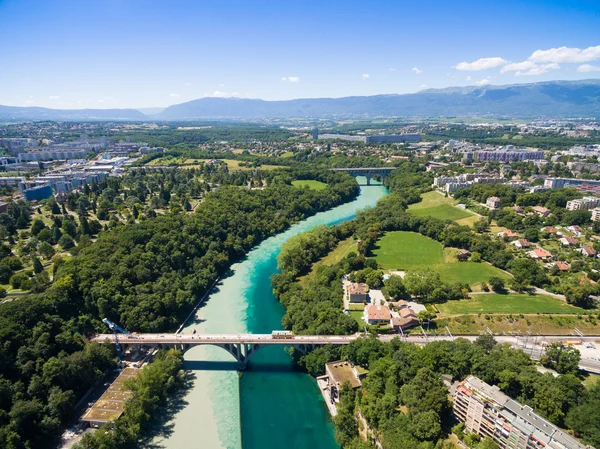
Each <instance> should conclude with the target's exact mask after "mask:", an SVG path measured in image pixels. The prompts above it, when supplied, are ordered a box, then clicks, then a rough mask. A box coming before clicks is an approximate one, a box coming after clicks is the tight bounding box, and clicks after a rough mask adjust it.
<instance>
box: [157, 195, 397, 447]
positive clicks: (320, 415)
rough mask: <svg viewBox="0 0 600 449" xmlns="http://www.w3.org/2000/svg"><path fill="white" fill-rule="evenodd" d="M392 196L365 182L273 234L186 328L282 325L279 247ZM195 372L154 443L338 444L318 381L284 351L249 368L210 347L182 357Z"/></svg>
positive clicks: (266, 329)
mask: <svg viewBox="0 0 600 449" xmlns="http://www.w3.org/2000/svg"><path fill="white" fill-rule="evenodd" d="M386 194H387V190H386V189H385V188H384V187H382V186H370V187H363V188H362V189H361V194H360V196H359V197H358V198H357V199H356V200H355V201H352V202H350V203H347V204H344V205H341V206H338V207H336V208H334V209H332V210H330V211H327V212H323V213H319V214H317V215H315V216H313V217H309V218H307V219H306V220H304V221H302V222H300V223H298V224H296V225H294V226H292V227H291V228H290V229H288V230H287V231H286V232H284V233H281V234H278V235H276V236H273V237H271V238H269V239H267V240H265V241H264V242H263V243H261V244H260V245H259V246H258V247H257V248H255V249H254V250H253V251H251V252H250V253H249V254H248V256H247V258H246V259H244V260H243V261H242V262H240V263H239V264H237V265H236V266H234V267H233V270H232V271H233V274H232V275H231V276H229V277H227V278H225V279H224V280H223V281H222V282H221V284H220V285H219V290H218V292H216V293H214V294H212V295H211V297H210V298H209V300H208V302H207V303H206V304H205V305H204V306H203V307H202V308H200V309H199V311H198V313H197V315H196V320H195V322H193V323H192V324H190V325H189V326H188V327H187V328H186V330H185V332H192V330H194V329H195V330H196V331H197V332H198V333H218V332H221V333H241V332H253V333H270V332H271V331H272V330H274V329H281V318H282V317H283V314H284V310H283V308H282V307H281V305H280V304H279V302H277V300H276V299H275V297H274V296H273V293H272V288H271V279H270V278H271V276H272V275H273V273H275V271H276V270H277V255H278V254H279V251H280V247H281V245H282V244H283V243H285V242H286V241H287V240H288V239H289V238H290V237H292V236H294V235H297V234H300V233H302V232H305V231H307V230H309V229H311V228H312V227H314V226H316V225H320V224H328V225H331V224H337V223H341V222H343V221H347V220H350V219H352V218H354V217H355V216H356V211H357V210H360V209H363V208H365V207H367V206H374V205H375V203H376V202H377V200H378V199H379V198H381V197H383V196H385V195H386ZM185 360H186V362H185V366H186V368H187V369H190V370H193V372H194V375H195V377H196V379H195V382H194V385H193V387H192V388H191V390H190V391H189V392H188V393H187V395H186V397H185V407H184V408H182V410H181V411H179V412H178V413H176V414H175V415H174V416H173V418H172V419H171V420H170V422H169V423H168V425H167V426H166V427H168V431H165V432H164V433H163V434H162V435H161V436H160V437H157V438H155V440H154V441H153V445H154V447H164V448H166V449H179V448H196V447H197V448H208V449H213V448H227V449H239V448H241V447H243V448H244V449H271V448H273V449H281V448H289V449H315V448H319V449H330V448H331V449H333V448H337V447H338V445H337V444H336V442H335V439H334V429H333V425H332V423H331V421H330V419H329V415H328V413H327V409H326V406H325V404H324V403H323V399H322V397H321V395H320V393H319V390H318V388H317V385H316V383H315V382H314V380H313V379H312V378H311V377H310V376H309V375H307V374H304V373H301V372H297V371H294V369H293V367H292V365H291V359H290V357H289V356H288V355H287V354H286V353H285V352H284V350H283V349H282V348H276V347H267V348H263V349H261V350H260V351H258V352H256V353H255V354H253V355H252V358H251V359H250V365H249V367H248V368H247V369H246V370H245V371H244V372H243V373H241V374H240V373H238V372H236V371H235V364H234V363H233V362H232V357H231V356H230V355H229V354H227V353H226V352H225V351H223V350H222V349H219V348H213V347H198V348H194V349H192V350H190V351H188V352H187V353H186V354H185Z"/></svg>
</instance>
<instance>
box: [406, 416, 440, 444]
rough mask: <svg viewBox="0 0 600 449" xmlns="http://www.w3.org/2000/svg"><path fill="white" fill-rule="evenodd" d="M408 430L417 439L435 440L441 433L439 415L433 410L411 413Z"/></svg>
mask: <svg viewBox="0 0 600 449" xmlns="http://www.w3.org/2000/svg"><path fill="white" fill-rule="evenodd" d="M410 418H411V420H410V421H411V423H410V426H409V431H410V433H412V434H413V435H414V436H415V437H416V438H418V439H419V440H430V441H432V440H436V439H437V438H439V436H440V435H441V433H442V426H441V424H440V416H439V415H438V414H437V413H436V412H435V411H433V410H427V411H425V412H421V413H414V414H412V415H411V417H410Z"/></svg>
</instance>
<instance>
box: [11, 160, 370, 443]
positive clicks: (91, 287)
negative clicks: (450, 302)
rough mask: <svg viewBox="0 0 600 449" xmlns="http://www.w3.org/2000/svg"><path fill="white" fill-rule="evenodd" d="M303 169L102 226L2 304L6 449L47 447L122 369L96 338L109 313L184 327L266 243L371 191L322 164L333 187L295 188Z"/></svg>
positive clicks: (142, 325)
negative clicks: (48, 274) (39, 283)
mask: <svg viewBox="0 0 600 449" xmlns="http://www.w3.org/2000/svg"><path fill="white" fill-rule="evenodd" d="M296 175H298V176H300V177H308V176H309V172H308V171H306V170H299V171H298V172H294V171H293V170H291V171H279V172H277V173H275V171H274V173H273V175H272V177H271V182H270V185H269V186H268V187H267V188H265V189H264V190H248V189H246V188H243V187H234V186H222V187H220V188H218V189H217V190H216V191H215V192H212V193H209V194H208V195H206V197H205V198H204V201H203V202H202V203H201V204H200V205H199V206H198V207H197V208H196V210H195V212H194V213H191V214H184V213H170V214H166V215H160V216H157V217H147V218H145V219H144V220H141V221H139V222H132V223H128V224H121V225H118V226H115V227H114V228H112V229H109V230H106V231H104V232H101V233H100V234H99V235H98V238H97V240H96V241H95V242H93V243H92V242H89V243H88V244H86V245H80V247H79V251H78V252H77V254H76V255H74V256H73V257H72V258H71V259H70V260H63V262H62V263H61V264H60V266H59V267H58V269H57V270H56V273H55V276H54V281H53V283H52V285H50V286H49V287H48V288H47V289H46V290H45V292H44V293H41V294H34V295H29V296H27V297H24V298H22V299H19V300H17V301H13V302H8V303H3V304H1V305H0V447H2V448H7V449H22V448H27V449H36V448H42V447H46V446H47V445H48V444H49V442H50V441H51V440H52V438H53V437H54V436H56V434H57V433H58V432H59V430H60V428H61V425H64V424H65V423H66V422H68V420H69V419H70V418H71V415H72V412H73V405H74V404H75V403H76V401H77V399H78V398H80V397H81V395H82V394H83V393H84V392H85V391H86V390H87V388H89V387H90V386H91V385H92V384H93V383H94V382H95V381H96V380H98V379H101V378H102V375H103V372H104V371H106V370H107V369H110V368H112V367H114V364H115V352H114V348H111V347H106V346H99V345H90V344H86V338H85V336H86V335H88V334H89V333H91V332H97V331H102V332H105V331H106V328H105V326H104V325H103V324H102V322H101V319H102V318H104V317H107V318H109V319H111V320H113V321H115V322H117V323H119V324H121V325H122V326H123V327H125V328H127V329H128V330H130V331H142V332H160V331H167V330H173V329H175V328H177V326H179V324H181V321H182V320H183V319H184V317H185V316H186V315H187V314H188V313H189V312H190V310H191V309H192V307H193V306H194V304H195V303H196V302H197V301H198V299H199V298H201V297H202V295H203V294H204V293H205V292H206V290H207V289H208V288H209V287H210V286H211V285H212V283H213V281H214V280H215V279H216V278H217V277H218V276H219V275H222V274H223V273H224V272H225V271H226V270H227V269H228V267H229V265H230V264H231V263H232V262H233V261H234V260H236V259H238V258H240V257H242V256H243V255H244V254H246V252H248V251H249V250H250V249H251V248H252V247H253V246H254V245H256V244H257V243H259V242H260V241H261V240H263V239H265V238H267V237H269V236H271V235H273V234H275V233H278V232H281V231H283V230H284V229H285V228H287V227H288V226H290V224H292V223H294V222H296V221H299V220H301V219H303V218H305V217H306V216H309V215H312V214H314V213H316V212H318V211H322V210H326V209H329V208H331V207H333V206H335V205H338V204H341V203H343V202H346V201H349V200H351V199H353V198H354V197H355V196H356V195H357V194H358V192H359V188H358V185H357V184H356V181H355V180H354V179H352V178H351V177H350V176H349V175H347V174H345V173H336V172H332V171H327V170H323V171H318V170H314V171H313V179H316V180H319V181H322V182H325V183H327V184H328V187H327V188H326V189H324V190H321V191H315V190H311V189H298V188H296V187H293V186H291V185H290V184H289V182H290V181H291V180H292V179H295V178H294V176H296ZM166 176H167V177H168V176H169V175H168V174H167V175H166ZM103 193H105V190H104V191H103ZM140 199H141V198H140Z"/></svg>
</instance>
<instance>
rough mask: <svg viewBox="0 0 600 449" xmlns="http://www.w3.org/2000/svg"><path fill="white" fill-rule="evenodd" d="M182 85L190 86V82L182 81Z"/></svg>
mask: <svg viewBox="0 0 600 449" xmlns="http://www.w3.org/2000/svg"><path fill="white" fill-rule="evenodd" d="M183 85H184V86H186V87H190V86H191V85H192V83H190V82H189V81H188V82H186V83H183Z"/></svg>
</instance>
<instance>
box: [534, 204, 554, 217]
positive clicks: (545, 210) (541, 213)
mask: <svg viewBox="0 0 600 449" xmlns="http://www.w3.org/2000/svg"><path fill="white" fill-rule="evenodd" d="M531 209H533V211H534V212H535V213H536V214H538V215H539V216H540V217H547V216H549V215H550V209H548V208H546V207H542V206H533V207H532V208H531Z"/></svg>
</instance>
